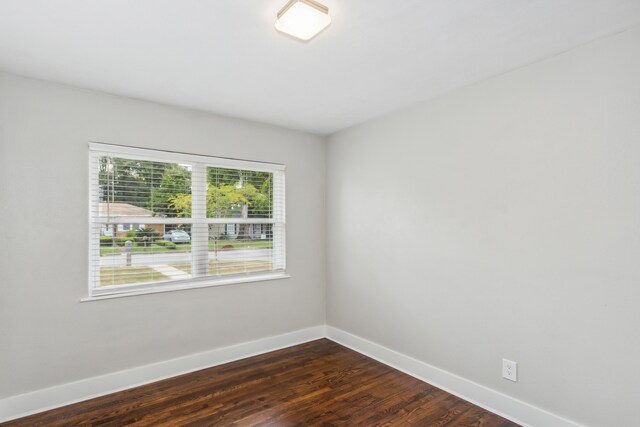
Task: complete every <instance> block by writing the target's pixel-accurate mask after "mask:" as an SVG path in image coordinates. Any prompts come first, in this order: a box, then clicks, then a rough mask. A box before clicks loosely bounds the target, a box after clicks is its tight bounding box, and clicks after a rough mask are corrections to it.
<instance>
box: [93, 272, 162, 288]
mask: <svg viewBox="0 0 640 427" xmlns="http://www.w3.org/2000/svg"><path fill="white" fill-rule="evenodd" d="M163 280H169V278H168V277H167V276H165V275H164V274H161V273H158V272H157V271H155V270H154V269H152V268H149V267H100V286H110V285H124V284H129V283H144V282H157V281H163Z"/></svg>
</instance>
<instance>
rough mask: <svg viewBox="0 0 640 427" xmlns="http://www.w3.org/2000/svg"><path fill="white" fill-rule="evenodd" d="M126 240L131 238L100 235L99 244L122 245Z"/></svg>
mask: <svg viewBox="0 0 640 427" xmlns="http://www.w3.org/2000/svg"><path fill="white" fill-rule="evenodd" d="M127 240H132V238H130V237H109V236H100V246H124V244H125V242H126V241H127Z"/></svg>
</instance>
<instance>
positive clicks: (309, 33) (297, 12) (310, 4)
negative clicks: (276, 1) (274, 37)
mask: <svg viewBox="0 0 640 427" xmlns="http://www.w3.org/2000/svg"><path fill="white" fill-rule="evenodd" d="M328 12H329V9H327V8H326V7H325V6H323V5H321V4H319V3H316V2H314V1H312V0H293V1H290V2H289V3H287V5H286V6H285V7H284V8H283V9H282V10H281V11H280V13H278V19H276V30H278V31H280V32H283V33H285V34H289V35H290V36H293V37H295V38H298V39H300V40H305V41H306V40H311V39H312V38H313V37H314V36H316V35H317V34H318V33H319V32H320V31H322V30H324V29H325V28H326V27H327V25H329V24H330V23H331V17H330V16H329V13H328Z"/></svg>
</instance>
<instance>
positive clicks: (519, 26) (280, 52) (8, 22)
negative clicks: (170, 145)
mask: <svg viewBox="0 0 640 427" xmlns="http://www.w3.org/2000/svg"><path fill="white" fill-rule="evenodd" d="M321 1H322V0H321ZM322 2H323V3H324V4H326V5H327V6H329V9H330V14H331V15H332V18H333V22H332V24H331V25H330V26H329V28H327V30H325V32H323V33H322V34H320V35H319V36H318V37H317V38H315V39H314V40H312V41H311V42H308V43H303V42H298V41H296V40H293V39H291V38H288V37H286V36H283V35H282V34H279V33H277V32H276V31H275V30H274V28H273V24H274V19H275V15H276V13H277V12H278V10H279V9H280V8H281V7H282V6H283V4H284V3H286V0H0V69H4V70H7V71H10V72H15V73H18V74H24V75H27V76H32V77H36V78H41V79H45V80H52V81H57V82H62V83H68V84H72V85H76V86H81V87H86V88H91V89H97V90H101V91H105V92H110V93H115V94H120V95H125V96H131V97H135V98H142V99H147V100H152V101H158V102H163V103H167V104H173V105H180V106H185V107H191V108H196V109H200V110H205V111H211V112H214V113H218V114H223V115H227V116H235V117H241V118H246V119H252V120H257V121H261V122H267V123H273V124H277V125H281V126H285V127H289V128H295V129H302V130H306V131H310V132H316V133H321V134H328V133H332V132H335V131H337V130H340V129H343V128H346V127H348V126H351V125H354V124H357V123H360V122H363V121H366V120H368V119H370V118H373V117H376V116H380V115H383V114H385V113H388V112H390V111H393V110H397V109H399V108H402V107H405V106H408V105H411V104H414V103H416V102H419V101H422V100H426V99H429V98H432V97H434V96H436V95H438V94H441V93H443V92H446V91H449V90H451V89H453V88H456V87H460V86H462V85H465V84H468V83H471V82H474V81H478V80H481V79H484V78H487V77H490V76H493V75H496V74H499V73H502V72H505V71H508V70H511V69H514V68H516V67H519V66H521V65H524V64H527V63H531V62H533V61H537V60H539V59H542V58H545V57H548V56H550V55H553V54H556V53H558V52H561V51H564V50H566V49H569V48H571V47H574V46H577V45H580V44H582V43H585V42H588V41H590V40H593V39H596V38H599V37H602V36H606V35H608V34H612V33H615V32H619V31H621V30H624V29H626V28H628V27H630V26H633V25H635V24H638V23H640V0H324V1H322ZM639 48H640V47H639ZM0 96H1V94H0Z"/></svg>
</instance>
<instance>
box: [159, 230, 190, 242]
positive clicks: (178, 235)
mask: <svg viewBox="0 0 640 427" xmlns="http://www.w3.org/2000/svg"><path fill="white" fill-rule="evenodd" d="M164 240H168V241H170V242H173V243H188V242H190V241H191V237H190V236H189V234H187V232H186V231H182V230H171V231H167V232H166V233H164Z"/></svg>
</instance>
